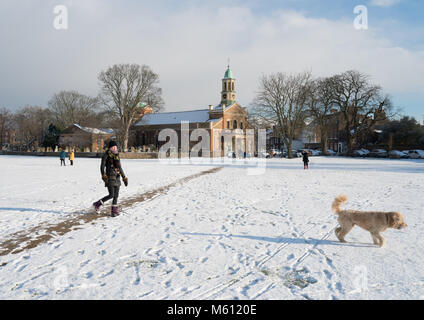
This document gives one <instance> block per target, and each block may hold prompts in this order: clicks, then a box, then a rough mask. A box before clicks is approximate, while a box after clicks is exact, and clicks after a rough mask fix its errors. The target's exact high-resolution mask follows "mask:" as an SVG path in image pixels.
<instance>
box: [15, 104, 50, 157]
mask: <svg viewBox="0 0 424 320" xmlns="http://www.w3.org/2000/svg"><path fill="white" fill-rule="evenodd" d="M51 119H52V118H51V113H50V110H48V109H43V108H41V107H37V106H26V107H25V108H23V109H21V110H20V111H18V112H16V113H15V115H14V117H13V122H14V126H15V128H16V132H17V136H16V140H17V143H18V144H19V146H20V148H21V149H24V150H28V149H33V148H35V147H38V146H39V145H41V143H42V140H43V135H44V131H45V130H46V129H47V128H48V126H49V124H50V123H51Z"/></svg>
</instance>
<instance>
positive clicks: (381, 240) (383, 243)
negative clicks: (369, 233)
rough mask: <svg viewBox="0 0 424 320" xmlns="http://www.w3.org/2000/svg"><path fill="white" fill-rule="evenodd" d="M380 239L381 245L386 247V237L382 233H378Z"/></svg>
mask: <svg viewBox="0 0 424 320" xmlns="http://www.w3.org/2000/svg"><path fill="white" fill-rule="evenodd" d="M377 237H378V240H379V241H380V243H379V246H380V248H381V247H384V245H385V244H386V239H385V238H384V237H383V236H382V235H381V234H379V233H378V234H377Z"/></svg>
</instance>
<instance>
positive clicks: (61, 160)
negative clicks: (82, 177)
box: [59, 149, 66, 167]
mask: <svg viewBox="0 0 424 320" xmlns="http://www.w3.org/2000/svg"><path fill="white" fill-rule="evenodd" d="M59 157H60V166H62V165H63V166H65V167H66V163H65V159H66V152H65V150H63V149H62V151H61V152H60V156H59Z"/></svg>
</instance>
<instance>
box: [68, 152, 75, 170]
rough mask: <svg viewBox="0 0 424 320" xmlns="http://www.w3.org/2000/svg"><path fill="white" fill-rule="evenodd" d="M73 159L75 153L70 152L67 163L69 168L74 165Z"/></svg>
mask: <svg viewBox="0 0 424 320" xmlns="http://www.w3.org/2000/svg"><path fill="white" fill-rule="evenodd" d="M74 159H75V153H74V150H71V152H69V161H70V162H71V166H73V165H74Z"/></svg>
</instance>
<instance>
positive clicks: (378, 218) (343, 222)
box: [331, 195, 407, 247]
mask: <svg viewBox="0 0 424 320" xmlns="http://www.w3.org/2000/svg"><path fill="white" fill-rule="evenodd" d="M346 201H347V197H346V196H345V195H340V196H338V197H337V198H336V199H334V202H333V205H332V206H331V208H332V209H333V211H334V212H335V213H336V214H337V215H338V216H339V217H338V221H339V223H340V227H338V228H336V236H337V238H338V239H339V241H340V242H346V241H345V239H344V237H345V236H346V235H347V234H348V233H349V231H350V230H352V228H353V227H354V226H355V225H357V226H359V227H361V228H363V229H365V230H367V231H369V232H370V233H371V236H372V239H373V241H374V244H376V245H378V246H380V247H382V246H384V244H385V243H386V239H385V238H384V237H383V236H382V235H381V234H380V232H383V231H386V230H387V229H388V228H394V229H402V228H406V227H407V224H406V223H405V219H404V217H403V215H402V214H401V213H399V212H378V211H368V212H367V211H355V210H342V209H340V206H341V205H343V204H344V203H346Z"/></svg>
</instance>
